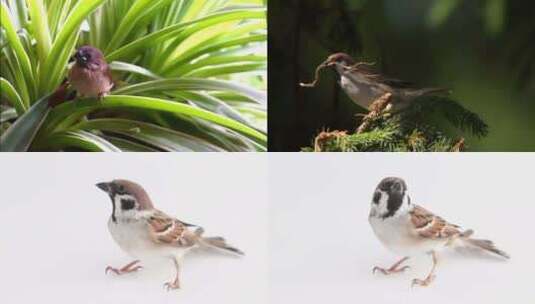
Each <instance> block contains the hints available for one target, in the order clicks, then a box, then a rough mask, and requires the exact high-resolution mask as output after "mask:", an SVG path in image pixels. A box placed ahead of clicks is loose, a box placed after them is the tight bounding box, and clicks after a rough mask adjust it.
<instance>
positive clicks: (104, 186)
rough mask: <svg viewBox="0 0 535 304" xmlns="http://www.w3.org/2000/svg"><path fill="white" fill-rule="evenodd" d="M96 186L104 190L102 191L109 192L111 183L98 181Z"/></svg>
mask: <svg viewBox="0 0 535 304" xmlns="http://www.w3.org/2000/svg"><path fill="white" fill-rule="evenodd" d="M96 186H97V187H98V188H100V190H102V191H104V192H108V193H109V192H110V191H111V183H98V184H96Z"/></svg>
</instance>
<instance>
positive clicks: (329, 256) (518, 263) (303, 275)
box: [270, 153, 535, 304]
mask: <svg viewBox="0 0 535 304" xmlns="http://www.w3.org/2000/svg"><path fill="white" fill-rule="evenodd" d="M534 156H535V154H531V155H528V154H513V153H510V154H425V155H424V154H418V155H416V154H386V153H375V154H329V155H322V156H321V157H318V156H317V155H312V154H292V155H288V154H285V155H281V154H277V155H273V154H272V155H270V203H271V205H270V221H271V227H272V228H271V233H270V248H271V272H270V273H271V275H270V279H271V294H272V295H273V301H272V303H277V304H286V303H288V304H290V303H307V304H315V303H322V304H324V303H337V304H343V303H351V304H354V303H410V304H416V303H435V304H438V303H528V302H529V301H533V299H535V297H534V295H535V293H534V292H533V274H534V273H535V262H534V257H535V250H534V248H535V237H534V235H533V231H534V228H533V226H532V224H533V223H534V222H535V218H534V217H535V196H534V195H533V191H534V189H535V184H534V183H535V179H534V178H533V175H534V172H535V157H534ZM385 176H399V177H403V178H404V179H405V180H406V181H407V183H408V187H409V191H410V193H411V199H412V201H413V202H415V203H417V204H420V205H422V206H425V207H426V208H428V209H429V210H431V211H433V212H435V213H437V214H439V215H441V216H443V217H444V218H445V219H446V220H449V221H451V222H452V223H456V224H459V225H462V226H463V227H466V228H472V229H474V230H475V237H481V238H489V239H492V240H493V241H495V242H496V244H497V245H498V246H499V247H500V248H503V250H505V251H506V252H508V253H509V254H510V255H511V256H512V259H511V260H509V261H505V262H504V261H502V260H499V259H496V258H489V257H481V256H478V255H474V254H467V253H466V252H461V253H459V252H456V251H450V252H447V251H446V252H443V253H442V254H441V255H440V256H439V259H440V260H439V265H438V269H437V272H436V274H437V278H436V280H435V281H434V282H433V283H432V285H431V286H429V287H427V288H421V287H414V288H413V289H411V288H410V283H411V280H412V279H413V278H416V277H417V278H423V277H424V276H425V275H426V274H427V272H428V271H429V269H430V267H431V259H430V258H427V257H423V259H416V260H409V262H408V265H410V266H411V267H412V268H411V269H410V270H408V271H407V272H405V273H402V274H396V275H392V276H389V277H385V276H382V275H378V274H376V275H373V274H372V272H371V270H372V268H373V266H375V265H378V266H383V267H384V266H390V265H391V264H393V263H394V262H395V261H396V260H397V259H399V258H400V257H397V256H395V255H393V254H392V253H390V252H388V251H387V250H386V249H385V248H384V247H382V245H381V243H380V242H379V241H378V240H377V239H376V238H375V236H374V234H373V232H372V230H371V228H370V226H369V224H368V220H367V217H368V212H369V206H370V201H371V198H372V194H373V190H374V189H375V187H376V185H377V183H378V182H379V181H380V180H381V179H382V178H383V177H385Z"/></svg>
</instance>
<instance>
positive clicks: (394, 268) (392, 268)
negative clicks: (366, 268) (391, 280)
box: [373, 257, 410, 275]
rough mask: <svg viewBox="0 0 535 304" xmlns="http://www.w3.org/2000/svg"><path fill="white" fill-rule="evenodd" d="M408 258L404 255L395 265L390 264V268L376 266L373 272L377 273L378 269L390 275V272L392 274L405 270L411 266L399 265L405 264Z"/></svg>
mask: <svg viewBox="0 0 535 304" xmlns="http://www.w3.org/2000/svg"><path fill="white" fill-rule="evenodd" d="M408 259H409V257H404V258H402V259H401V260H399V261H397V262H396V263H395V264H394V265H392V266H390V268H388V269H384V268H381V267H378V266H375V267H373V273H375V272H376V271H379V272H381V273H382V274H384V275H389V274H392V273H397V272H403V271H405V270H407V269H409V268H410V267H409V266H403V267H401V268H399V266H401V264H403V262H405V261H406V260H408Z"/></svg>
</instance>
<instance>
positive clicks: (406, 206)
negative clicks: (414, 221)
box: [396, 192, 413, 215]
mask: <svg viewBox="0 0 535 304" xmlns="http://www.w3.org/2000/svg"><path fill="white" fill-rule="evenodd" d="M412 208H413V206H412V205H411V198H410V197H409V194H408V193H407V192H405V195H404V196H403V202H402V203H401V206H399V209H398V211H397V212H396V214H397V215H402V214H405V213H407V212H409V211H410V210H411V209H412Z"/></svg>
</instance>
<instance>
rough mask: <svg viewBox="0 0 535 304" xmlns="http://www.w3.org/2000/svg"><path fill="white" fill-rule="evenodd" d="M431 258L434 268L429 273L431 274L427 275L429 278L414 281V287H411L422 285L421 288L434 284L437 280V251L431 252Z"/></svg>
mask: <svg viewBox="0 0 535 304" xmlns="http://www.w3.org/2000/svg"><path fill="white" fill-rule="evenodd" d="M431 256H432V257H433V268H431V271H430V272H429V274H428V275H427V277H426V278H425V279H423V280H420V279H414V280H412V285H411V286H414V285H420V286H428V285H429V284H431V282H433V280H434V279H435V269H436V267H437V262H438V261H437V254H436V253H435V251H431Z"/></svg>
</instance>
